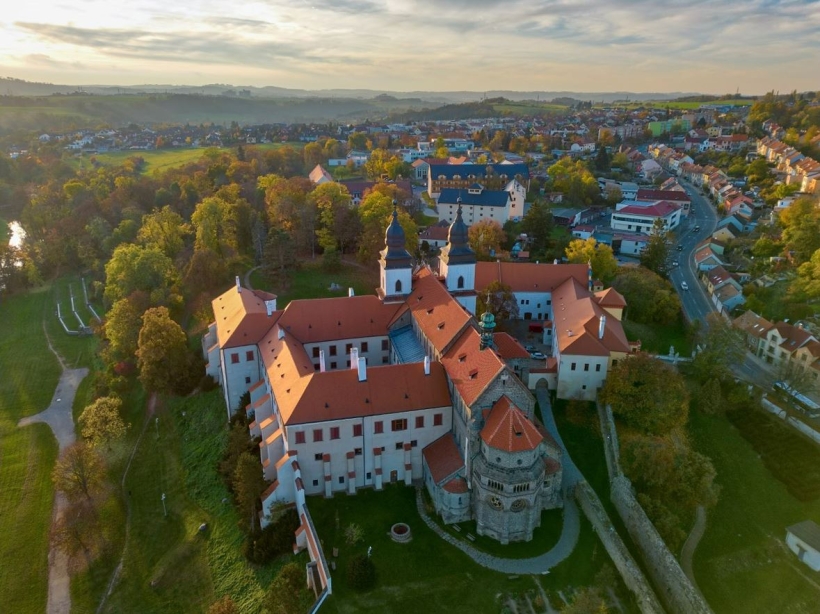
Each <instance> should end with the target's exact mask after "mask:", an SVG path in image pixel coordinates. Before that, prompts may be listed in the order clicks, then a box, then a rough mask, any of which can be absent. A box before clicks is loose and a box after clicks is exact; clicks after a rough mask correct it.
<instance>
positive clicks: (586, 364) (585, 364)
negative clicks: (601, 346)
mask: <svg viewBox="0 0 820 614" xmlns="http://www.w3.org/2000/svg"><path fill="white" fill-rule="evenodd" d="M584 371H589V363H588V362H585V363H584Z"/></svg>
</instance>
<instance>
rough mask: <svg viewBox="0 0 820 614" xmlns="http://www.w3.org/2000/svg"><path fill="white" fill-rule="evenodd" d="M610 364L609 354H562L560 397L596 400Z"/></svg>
mask: <svg viewBox="0 0 820 614" xmlns="http://www.w3.org/2000/svg"><path fill="white" fill-rule="evenodd" d="M573 364H574V365H575V369H574V370H573V369H572V366H573ZM608 364H609V356H575V355H566V354H562V355H561V356H560V358H559V362H558V387H557V395H558V398H560V399H583V400H586V401H593V400H595V397H596V395H597V392H598V388H600V387H601V386H603V384H604V380H605V379H606V373H607V366H608Z"/></svg>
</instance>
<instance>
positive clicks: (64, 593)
mask: <svg viewBox="0 0 820 614" xmlns="http://www.w3.org/2000/svg"><path fill="white" fill-rule="evenodd" d="M43 332H44V333H45V335H46V341H47V342H48V347H49V349H50V350H51V351H52V352H53V353H54V355H55V356H56V357H57V360H58V361H59V362H60V367H61V368H62V369H63V373H62V375H60V381H59V382H58V384H57V390H55V391H54V396H53V397H52V399H51V404H50V405H49V406H48V408H46V409H45V410H43V411H41V412H40V413H39V414H35V415H34V416H28V417H27V418H23V419H22V420H20V422H18V423H17V426H28V425H29V424H35V423H38V422H41V423H43V424H47V425H48V426H49V427H50V428H51V431H52V432H53V433H54V437H56V439H57V444H58V445H59V447H60V452H62V451H63V450H65V449H66V448H67V447H68V446H70V445H71V444H72V443H74V441H75V439H76V436H75V434H74V419H73V417H72V415H71V406H72V404H73V403H74V396H75V395H76V394H77V388H78V387H79V385H80V382H82V381H83V378H84V377H85V376H86V375H88V369H66V367H65V363H63V359H62V358H61V357H60V355H59V354H57V352H56V351H55V350H54V348H53V347H52V345H51V340H50V339H49V338H48V333H47V332H46V330H45V323H43ZM66 506H67V502H66V499H65V497H64V496H63V494H62V493H60V492H58V493H56V494H55V496H54V511H53V513H52V516H51V519H52V522H54V520H56V519H57V518H59V517H60V516H61V515H62V514H63V512H64V511H65V508H66ZM70 584H71V580H70V577H69V574H68V557H67V556H66V555H65V554H64V553H63V552H62V551H60V550H57V549H56V548H54V547H53V546H51V548H50V549H49V552H48V601H47V604H46V612H47V614H69V613H70V612H71V590H70V588H71V586H70Z"/></svg>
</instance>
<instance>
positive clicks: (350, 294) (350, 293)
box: [347, 288, 356, 297]
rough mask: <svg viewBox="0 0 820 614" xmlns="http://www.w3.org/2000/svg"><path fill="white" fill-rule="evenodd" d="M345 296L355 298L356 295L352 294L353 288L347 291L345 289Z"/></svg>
mask: <svg viewBox="0 0 820 614" xmlns="http://www.w3.org/2000/svg"><path fill="white" fill-rule="evenodd" d="M347 296H348V297H351V296H356V293H355V292H353V288H348V289H347Z"/></svg>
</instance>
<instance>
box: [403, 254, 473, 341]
mask: <svg viewBox="0 0 820 614" xmlns="http://www.w3.org/2000/svg"><path fill="white" fill-rule="evenodd" d="M406 305H407V307H408V308H409V309H410V311H411V312H412V314H413V319H414V320H415V321H416V324H418V327H419V329H421V332H422V333H423V334H424V336H425V337H427V339H428V340H429V341H430V343H432V344H433V347H435V348H436V350H438V352H439V353H444V352H445V351H446V350H447V348H448V347H449V346H450V344H451V343H452V341H453V339H455V338H456V337H457V336H458V335H459V334H460V333H461V332H462V331H463V330H464V327H466V326H468V325H469V323H470V320H471V318H472V316H471V315H470V314H469V312H467V310H465V309H464V307H462V306H461V304H460V303H459V302H458V301H457V300H455V299H454V298H453V297H452V296H451V295H450V293H449V292H447V288H445V287H444V285H442V283H441V282H440V281H439V280H438V279H437V278H436V277H435V276H434V275H433V273H432V272H431V271H430V269H428V268H423V269H421V271H419V273H418V276H417V277H416V278H415V279H414V280H413V291H412V292H411V293H410V296H409V297H408V298H407V301H406Z"/></svg>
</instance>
